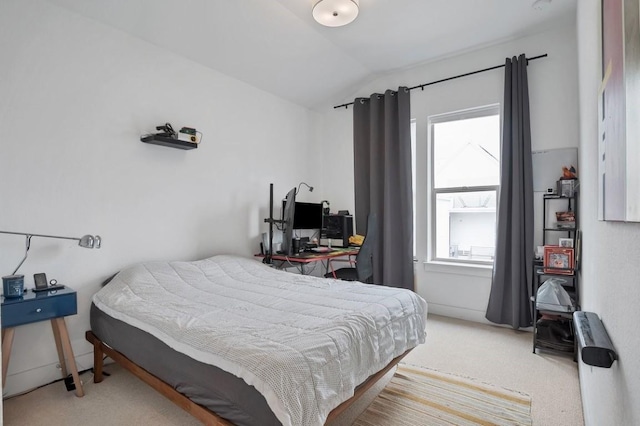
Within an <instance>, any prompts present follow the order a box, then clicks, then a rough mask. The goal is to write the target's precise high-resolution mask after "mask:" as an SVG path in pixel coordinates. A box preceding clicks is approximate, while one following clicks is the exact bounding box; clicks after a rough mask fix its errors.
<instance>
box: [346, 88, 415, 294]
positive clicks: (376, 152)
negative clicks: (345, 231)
mask: <svg viewBox="0 0 640 426" xmlns="http://www.w3.org/2000/svg"><path fill="white" fill-rule="evenodd" d="M410 114H411V113H410V102H409V89H407V88H406V87H400V88H399V89H398V91H397V92H395V91H391V90H387V91H386V92H385V94H384V95H381V94H373V95H371V97H369V98H357V99H356V100H355V101H354V107H353V148H354V170H355V176H354V177H355V207H356V212H355V219H356V231H357V232H358V233H360V234H364V233H365V230H366V229H367V216H368V215H369V213H374V214H376V215H377V218H378V220H377V228H378V229H377V236H378V238H377V239H376V244H375V247H374V250H373V282H374V283H375V284H383V285H388V286H393V287H403V288H408V289H411V290H413V289H414V284H413V198H412V188H411V133H410V132H411V115H410Z"/></svg>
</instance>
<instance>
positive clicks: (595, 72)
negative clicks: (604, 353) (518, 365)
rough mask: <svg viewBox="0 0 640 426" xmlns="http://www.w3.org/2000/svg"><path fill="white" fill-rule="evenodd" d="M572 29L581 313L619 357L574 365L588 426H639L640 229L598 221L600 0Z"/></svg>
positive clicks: (583, 9) (584, 5)
mask: <svg viewBox="0 0 640 426" xmlns="http://www.w3.org/2000/svg"><path fill="white" fill-rule="evenodd" d="M577 28H578V57H579V68H580V80H579V83H580V149H579V153H580V165H581V183H580V186H581V191H580V194H581V198H580V210H581V215H580V220H581V228H582V231H583V262H582V268H583V269H582V274H581V275H582V281H581V282H582V295H581V299H582V309H583V310H585V311H590V312H595V313H596V314H598V315H599V316H600V318H601V319H602V321H603V323H604V325H605V327H606V329H607V332H608V334H609V336H610V337H611V340H612V342H613V345H614V346H615V348H616V351H617V353H618V356H619V360H618V361H616V362H614V363H613V366H612V368H610V369H605V368H597V367H590V366H588V365H585V364H583V363H582V362H581V363H580V387H581V390H582V405H583V407H584V418H585V423H586V424H587V425H594V426H596V425H637V424H640V382H639V381H638V377H640V357H639V356H638V350H639V349H640V333H638V322H637V314H636V312H637V310H638V306H640V286H639V285H638V276H640V263H639V262H638V259H639V258H640V245H639V244H638V241H639V238H640V224H638V223H621V222H600V221H598V220H597V217H598V216H597V206H598V202H597V201H598V191H597V188H598V186H597V185H598V127H597V122H598V119H597V116H598V115H597V111H598V108H597V105H598V104H597V102H598V88H599V86H600V80H601V72H600V70H601V65H600V61H601V56H600V48H599V46H600V1H599V0H580V1H579V2H578V24H577ZM636 114H637V111H636Z"/></svg>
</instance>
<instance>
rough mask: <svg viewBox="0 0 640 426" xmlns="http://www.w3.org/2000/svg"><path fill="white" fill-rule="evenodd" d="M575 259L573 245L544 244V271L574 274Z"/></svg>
mask: <svg viewBox="0 0 640 426" xmlns="http://www.w3.org/2000/svg"><path fill="white" fill-rule="evenodd" d="M574 259H575V256H574V250H573V248H572V247H561V246H544V260H543V266H544V269H543V272H545V273H548V274H561V275H573V271H574Z"/></svg>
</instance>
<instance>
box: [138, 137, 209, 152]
mask: <svg viewBox="0 0 640 426" xmlns="http://www.w3.org/2000/svg"><path fill="white" fill-rule="evenodd" d="M140 140H141V141H142V142H144V143H150V144H153V145H162V146H168V147H170V148H178V149H195V148H197V147H198V144H197V143H193V142H187V141H182V140H180V139H174V138H167V137H165V136H158V135H145V136H142V137H141V138H140Z"/></svg>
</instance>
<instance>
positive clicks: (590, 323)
mask: <svg viewBox="0 0 640 426" xmlns="http://www.w3.org/2000/svg"><path fill="white" fill-rule="evenodd" d="M573 324H574V327H575V330H576V335H577V336H578V348H579V350H580V354H581V358H582V361H583V362H584V363H585V364H587V365H593V366H594V367H603V368H610V367H611V364H613V361H615V360H616V359H618V355H617V354H616V351H615V349H614V348H613V344H612V343H611V339H610V338H609V335H608V334H607V330H605V328H604V324H602V321H601V320H600V318H599V317H598V315H596V314H594V313H593V312H584V311H580V312H575V313H574V314H573Z"/></svg>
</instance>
